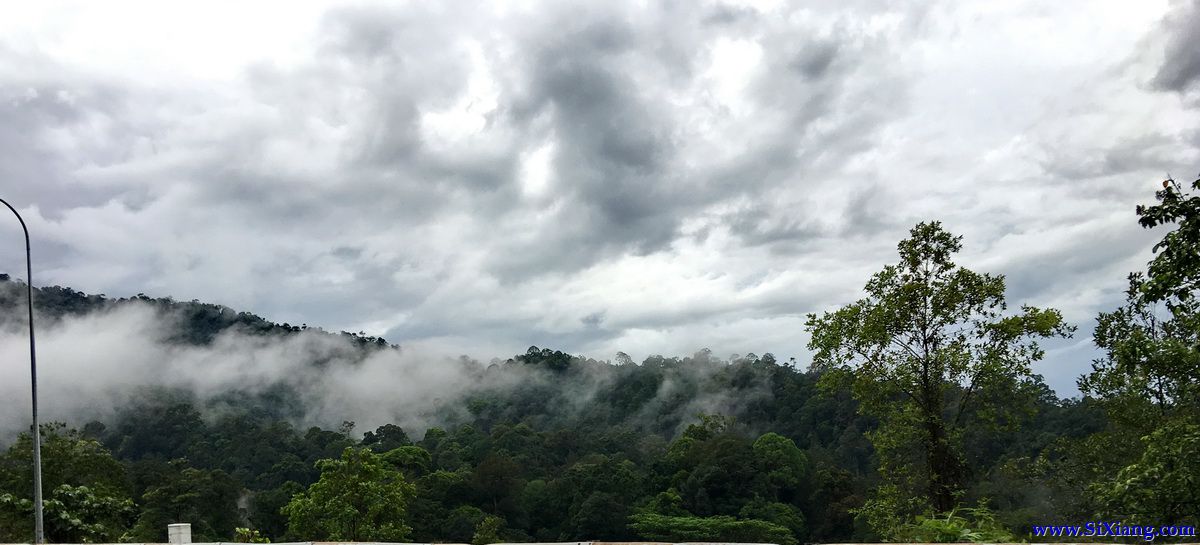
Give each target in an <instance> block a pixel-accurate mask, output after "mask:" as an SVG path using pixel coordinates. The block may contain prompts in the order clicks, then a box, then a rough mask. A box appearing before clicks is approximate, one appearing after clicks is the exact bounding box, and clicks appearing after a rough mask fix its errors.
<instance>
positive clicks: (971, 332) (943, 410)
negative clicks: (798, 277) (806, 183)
mask: <svg viewBox="0 0 1200 545" xmlns="http://www.w3.org/2000/svg"><path fill="white" fill-rule="evenodd" d="M897 248H898V250H899V253H900V261H899V262H898V263H896V264H894V265H888V266H886V267H884V268H883V270H882V271H880V272H878V273H876V274H875V275H874V276H872V277H871V279H870V281H869V282H867V284H866V287H865V290H866V293H867V295H866V297H864V298H863V299H860V300H858V301H856V302H854V303H852V304H850V305H847V306H845V307H842V308H841V309H838V310H836V311H833V312H826V313H824V314H823V315H821V316H817V315H816V314H810V315H809V316H808V320H807V322H806V327H807V329H808V331H809V332H810V333H811V334H812V338H811V340H810V342H809V348H810V349H812V350H814V351H815V352H816V354H815V355H814V358H813V367H814V369H816V370H818V371H822V372H825V376H824V377H822V381H823V383H824V384H825V386H826V388H829V387H832V386H836V385H837V384H838V383H839V382H843V381H847V382H849V384H850V386H851V388H852V390H853V392H854V396H855V397H856V398H857V399H858V400H859V402H860V407H859V408H860V410H861V411H863V412H864V413H866V414H870V415H873V416H876V417H878V418H879V419H880V420H881V425H880V428H879V429H878V430H877V431H876V432H874V433H873V434H872V435H871V438H872V442H873V443H874V444H875V447H876V450H877V452H878V453H879V455H880V458H881V462H880V472H881V475H882V476H883V477H884V479H885V483H884V485H883V486H882V487H881V488H880V491H879V495H878V498H877V499H883V498H887V497H888V496H891V499H889V500H888V501H889V502H891V503H893V505H890V506H885V507H884V510H885V511H887V512H891V513H895V512H896V510H897V506H896V505H894V504H895V503H896V502H904V503H907V504H908V505H907V510H910V511H920V510H923V509H927V508H932V509H934V510H937V511H948V510H950V509H951V508H953V507H954V505H955V503H956V501H957V497H958V495H959V494H960V491H961V490H962V487H963V485H964V483H965V480H966V476H967V475H966V471H967V468H966V467H965V464H964V460H963V458H962V454H961V447H960V442H961V435H960V434H961V432H962V430H963V428H964V425H965V423H966V421H965V420H964V419H965V418H967V415H969V414H972V412H976V413H978V412H980V411H982V412H983V413H984V414H986V413H988V412H991V413H1002V412H1005V411H1006V410H1008V411H1011V410H1012V409H1013V408H1015V407H1018V406H1019V404H1018V403H1017V401H1018V399H1020V398H1021V397H1022V395H1019V394H1025V396H1026V397H1027V396H1028V394H1029V393H1030V392H1031V391H1032V390H1034V389H1035V386H1036V385H1037V383H1038V377H1036V376H1035V375H1034V374H1033V372H1032V370H1031V364H1032V363H1033V362H1035V361H1037V360H1039V359H1041V358H1042V356H1043V351H1042V349H1041V348H1040V347H1039V346H1038V344H1037V342H1036V339H1038V338H1048V337H1057V336H1069V335H1070V333H1071V331H1072V329H1071V328H1070V327H1068V326H1066V325H1064V323H1063V320H1062V315H1061V314H1060V313H1059V312H1058V311H1057V310H1053V309H1039V308H1035V307H1029V306H1024V307H1022V309H1021V312H1020V313H1016V314H1006V313H1005V310H1006V303H1005V298H1004V290H1005V286H1004V277H1003V276H996V275H990V274H979V273H975V272H973V271H970V270H968V269H966V268H963V267H960V266H958V265H957V264H955V263H954V261H953V260H952V257H953V255H954V254H955V253H957V252H959V251H960V250H961V249H962V237H959V236H954V235H952V234H950V233H949V232H947V231H946V230H944V229H943V228H942V226H941V223H939V222H929V223H919V224H917V225H916V226H915V227H914V228H913V229H912V230H911V231H910V232H909V238H907V239H905V240H903V241H901V242H900V243H899V245H898V246H897ZM984 391H986V392H987V393H988V394H989V395H990V397H992V398H993V399H995V398H996V397H997V396H998V394H1000V393H1003V394H1005V395H1004V399H1005V401H1004V402H1003V403H989V404H987V405H983V404H981V401H980V400H981V398H982V397H983V396H982V395H981V392H984ZM996 416H997V418H999V416H1000V415H999V414H997V415H996ZM912 454H915V455H916V456H918V457H919V458H920V460H919V461H913V460H911V459H910V458H908V457H907V456H909V455H912ZM918 464H919V465H918ZM914 465H918V467H920V466H923V467H920V469H922V470H923V471H919V472H917V471H913V470H914V469H915V468H914V467H913V466H914ZM922 482H923V483H924V486H921V485H920V483H922ZM915 488H923V489H924V490H923V491H920V490H915ZM906 500H907V501H906Z"/></svg>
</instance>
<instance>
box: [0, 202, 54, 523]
mask: <svg viewBox="0 0 1200 545" xmlns="http://www.w3.org/2000/svg"><path fill="white" fill-rule="evenodd" d="M0 203H4V206H7V207H8V209H9V210H12V213H13V214H16V216H17V221H19V222H21V230H22V231H25V295H26V299H25V301H26V303H27V304H28V306H29V383H30V385H31V386H32V388H33V434H32V435H33V542H34V543H44V542H45V541H46V534H45V532H44V531H43V529H42V430H41V428H40V427H39V425H38V414H37V351H36V349H35V347H34V342H33V261H32V260H31V259H30V257H29V228H28V227H25V220H24V219H23V218H21V214H18V213H17V209H16V208H13V206H12V205H11V204H8V201H6V200H4V199H0Z"/></svg>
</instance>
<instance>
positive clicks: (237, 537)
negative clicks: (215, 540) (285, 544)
mask: <svg viewBox="0 0 1200 545" xmlns="http://www.w3.org/2000/svg"><path fill="white" fill-rule="evenodd" d="M233 534H234V535H233V537H234V539H233V540H234V541H235V542H237V543H270V542H271V540H270V539H268V538H266V537H263V535H262V534H261V533H259V531H258V530H252V529H250V528H241V527H239V528H234V529H233Z"/></svg>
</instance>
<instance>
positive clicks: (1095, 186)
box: [0, 0, 1200, 394]
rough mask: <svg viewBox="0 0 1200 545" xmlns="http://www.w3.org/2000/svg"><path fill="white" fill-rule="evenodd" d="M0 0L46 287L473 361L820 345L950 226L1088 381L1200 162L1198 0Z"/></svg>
mask: <svg viewBox="0 0 1200 545" xmlns="http://www.w3.org/2000/svg"><path fill="white" fill-rule="evenodd" d="M0 6H2V7H0V12H2V13H3V15H2V16H0V197H3V198H5V199H8V200H9V201H10V202H12V203H13V204H14V205H15V206H17V207H18V209H20V210H21V212H22V214H24V215H25V217H26V220H27V221H28V222H29V224H30V228H31V230H32V231H33V244H34V251H35V254H34V258H35V265H34V273H35V275H36V278H35V283H37V284H60V285H66V286H71V287H74V288H76V289H80V290H83V291H87V292H93V293H105V294H108V295H110V296H128V295H132V294H136V293H138V292H145V293H147V294H149V295H154V296H168V295H169V296H173V297H175V298H176V299H182V300H189V299H193V298H196V299H201V300H204V301H211V302H217V303H221V304H225V305H229V306H231V307H234V308H237V309H239V310H249V311H252V312H255V313H257V314H260V315H262V316H264V317H267V318H269V319H272V320H276V321H280V322H285V321H286V322H291V323H308V324H310V325H321V326H323V327H325V328H327V329H335V330H337V329H345V330H351V331H359V330H362V331H365V332H367V333H370V334H381V335H384V336H385V337H386V338H387V339H388V340H389V341H392V342H395V343H399V344H402V345H419V346H422V347H424V348H425V349H432V350H442V351H445V352H448V353H455V354H457V353H466V354H470V355H472V356H475V357H479V358H483V359H487V358H490V357H492V356H507V355H511V354H513V353H517V352H521V351H523V350H524V349H525V347H527V346H529V345H531V344H536V345H539V346H551V347H555V348H561V349H563V350H566V351H570V352H574V353H581V354H586V355H590V356H594V357H600V358H611V357H612V355H613V354H614V353H615V352H616V351H618V350H622V351H625V352H627V353H629V354H631V355H632V356H633V357H634V358H635V359H639V360H640V359H641V358H643V357H645V356H646V355H649V354H652V353H663V354H667V355H683V354H690V353H691V352H693V351H695V350H696V349H698V348H701V347H710V348H712V349H713V350H714V351H716V352H717V353H718V354H731V353H742V354H744V353H746V352H751V351H753V352H756V353H759V354H762V353H764V352H773V353H775V354H776V355H777V356H778V357H780V358H781V359H786V358H787V357H790V356H795V357H796V358H797V359H798V360H799V361H800V362H801V363H802V364H804V363H807V361H808V359H809V354H808V352H807V351H806V349H805V344H806V342H807V338H806V336H805V335H804V332H803V319H804V318H803V316H804V314H805V313H807V312H813V311H820V310H823V309H828V308H832V307H834V306H836V305H839V304H844V303H847V302H849V301H851V300H853V299H855V298H856V297H857V296H858V294H859V293H860V289H861V287H862V285H863V283H864V282H865V281H866V280H867V278H868V277H869V276H870V274H871V273H872V272H874V271H876V270H878V269H879V268H880V267H881V266H882V265H883V264H885V263H888V262H890V261H892V260H894V256H895V244H896V242H897V241H899V240H900V239H901V238H903V237H904V236H905V235H906V233H907V230H908V229H909V228H910V227H911V226H912V225H913V224H914V223H916V222H918V221H921V220H926V219H939V220H942V221H943V222H944V223H945V225H946V226H947V227H948V228H949V229H950V230H952V231H954V232H956V233H958V234H962V235H964V236H965V245H966V247H965V250H964V252H963V254H962V255H961V256H960V259H959V261H960V263H962V264H964V265H966V266H968V267H970V268H973V269H975V270H979V271H986V272H993V273H1000V274H1004V275H1006V276H1007V278H1008V280H1009V299H1010V303H1012V304H1014V305H1016V304H1021V303H1029V304H1036V305H1047V306H1056V307H1058V308H1061V309H1062V310H1063V311H1064V313H1065V314H1066V316H1067V317H1068V319H1070V320H1071V321H1072V322H1074V323H1076V324H1078V325H1079V326H1080V332H1079V334H1078V335H1077V336H1076V338H1075V339H1074V340H1073V341H1071V342H1069V343H1063V344H1062V345H1059V346H1056V347H1054V350H1053V351H1052V352H1051V354H1050V357H1049V359H1048V361H1047V362H1046V363H1045V364H1043V365H1042V366H1040V367H1039V370H1040V371H1041V372H1042V373H1044V374H1045V375H1046V377H1047V380H1048V381H1049V382H1050V383H1051V385H1053V386H1054V387H1056V388H1057V389H1058V390H1059V391H1060V392H1064V393H1068V394H1069V393H1073V392H1075V387H1074V377H1075V376H1077V375H1078V374H1079V373H1080V372H1082V371H1083V370H1084V369H1085V368H1086V367H1087V362H1088V361H1089V359H1090V358H1091V357H1093V352H1092V350H1091V349H1090V348H1089V347H1090V338H1089V333H1090V330H1091V327H1092V323H1093V318H1094V316H1095V314H1096V312H1098V311H1100V310H1105V309H1110V308H1112V307H1113V306H1115V305H1116V304H1117V302H1118V301H1119V300H1120V296H1121V295H1120V291H1121V289H1122V288H1123V287H1124V286H1123V285H1124V277H1125V275H1126V274H1127V273H1128V272H1129V271H1132V270H1137V269H1139V268H1141V267H1142V266H1143V264H1144V263H1145V261H1146V260H1147V259H1148V258H1149V255H1150V254H1149V246H1150V245H1151V244H1152V243H1153V241H1154V240H1155V239H1156V238H1157V236H1159V233H1154V232H1146V231H1142V230H1141V229H1139V228H1138V227H1137V225H1136V222H1135V217H1134V215H1133V208H1134V206H1135V205H1136V204H1138V203H1141V202H1147V201H1149V200H1151V199H1152V193H1153V191H1154V189H1155V188H1156V187H1157V184H1158V183H1159V182H1160V181H1161V180H1162V178H1163V176H1164V175H1165V173H1167V172H1169V173H1171V174H1174V175H1175V176H1176V177H1177V178H1179V179H1181V180H1191V179H1192V177H1193V176H1194V175H1195V174H1196V172H1197V171H1198V170H1200V48H1197V47H1195V44H1194V43H1189V39H1190V38H1193V37H1194V35H1195V33H1196V31H1197V29H1198V28H1200V3H1198V2H1196V1H1194V0H1193V1H1192V2H1190V3H1189V2H1179V1H1175V2H1167V1H1157V0H1147V1H1139V2H1128V1H1125V0H1114V1H1097V0H1077V1H1076V0H1072V1H1060V2H1045V1H1040V0H1038V1H1027V2H1020V1H1012V2H978V3H973V2H957V1H956V2H949V1H946V2H936V1H935V2H928V1H920V2H888V3H884V2H877V1H856V0H838V1H828V2H826V1H809V2H794V3H788V2H740V1H739V2H709V3H705V2H692V1H686V2H684V1H674V2H671V1H668V2H633V3H626V2H618V1H608V0H606V1H602V2H594V3H592V4H591V5H586V6H585V5H577V4H575V3H570V4H568V3H562V2H545V3H539V2H521V1H513V2H507V1H506V2H496V3H488V4H483V3H474V2H454V1H449V2H425V3H418V2H411V3H409V2H404V3H388V4H378V5H377V4H351V5H347V4H344V3H338V5H337V6H331V5H326V4H321V3H311V2H299V1H294V0H293V1H287V2H278V3H268V2H251V3H245V2H203V3H200V2H196V3H193V4H191V5H190V6H180V5H176V4H174V3H162V2H146V3H125V2H115V3H102V4H101V3H95V2H77V3H54V2H50V3H34V2H15V1H14V2H4V3H2V4H0ZM1189 33H1191V35H1189ZM0 233H7V234H8V235H12V236H13V237H14V238H12V239H11V240H12V244H6V245H3V247H2V248H0V269H3V270H7V271H10V272H13V273H16V272H20V271H21V267H22V266H23V263H22V260H21V258H22V257H23V256H21V254H20V251H21V247H20V242H19V239H17V238H15V237H16V236H18V234H19V231H18V230H17V227H16V224H15V222H12V224H11V225H9V222H4V225H3V226H2V227H0ZM46 365H50V362H47V363H46Z"/></svg>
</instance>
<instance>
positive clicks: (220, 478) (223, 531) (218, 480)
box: [129, 460, 242, 543]
mask: <svg viewBox="0 0 1200 545" xmlns="http://www.w3.org/2000/svg"><path fill="white" fill-rule="evenodd" d="M241 491H242V488H241V486H240V485H239V484H238V483H237V481H236V480H234V479H233V478H232V477H230V476H229V474H227V473H225V472H224V471H221V470H219V469H216V470H209V469H199V468H195V467H189V466H188V465H187V462H186V461H184V460H175V461H172V462H171V463H170V464H168V466H167V468H166V471H165V473H164V474H162V475H160V476H158V478H157V482H156V483H155V484H153V485H151V486H150V487H149V488H147V489H146V492H145V493H144V494H142V498H141V502H140V503H141V505H142V510H141V513H140V514H139V516H138V519H137V523H136V524H134V526H133V528H132V529H131V530H130V531H129V539H130V540H132V541H138V542H151V543H162V542H165V540H166V537H167V525H168V524H172V523H176V522H180V521H187V522H189V523H191V525H192V537H193V538H194V539H195V540H196V541H228V540H229V539H230V538H232V537H233V533H234V529H235V528H236V527H237V526H238V524H239V523H240V522H241V517H240V516H239V514H238V510H237V500H238V497H239V496H240V495H241Z"/></svg>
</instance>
